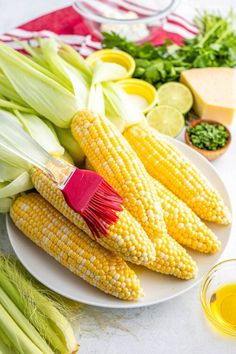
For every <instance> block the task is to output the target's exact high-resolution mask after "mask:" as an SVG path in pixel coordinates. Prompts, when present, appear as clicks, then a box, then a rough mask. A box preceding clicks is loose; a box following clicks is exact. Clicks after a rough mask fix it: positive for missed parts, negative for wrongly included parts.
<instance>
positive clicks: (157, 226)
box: [71, 111, 166, 238]
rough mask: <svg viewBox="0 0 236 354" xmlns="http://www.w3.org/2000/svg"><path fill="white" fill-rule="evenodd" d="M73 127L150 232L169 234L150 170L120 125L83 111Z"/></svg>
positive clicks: (92, 159) (97, 166)
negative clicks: (151, 181)
mask: <svg viewBox="0 0 236 354" xmlns="http://www.w3.org/2000/svg"><path fill="white" fill-rule="evenodd" d="M71 130H72V134H73V136H74V138H75V139H76V140H77V141H79V142H80V144H81V147H82V149H83V150H84V152H85V154H86V156H87V157H88V158H89V160H90V162H91V163H92V165H93V166H94V168H95V169H96V171H97V172H98V173H99V174H100V175H101V176H103V177H104V178H105V179H106V181H107V182H109V183H110V184H111V185H112V186H113V188H114V189H115V190H116V191H117V192H118V193H119V194H120V195H121V196H122V197H123V200H124V206H125V207H126V208H127V210H128V211H129V212H130V213H131V214H132V215H133V216H134V217H135V218H136V220H137V221H138V222H139V223H140V224H141V226H142V227H143V228H144V230H145V231H146V232H147V234H148V236H149V237H151V236H152V238H154V237H156V238H158V237H159V236H161V235H165V234H166V226H165V223H164V219H163V212H162V208H161V204H160V202H159V201H158V197H157V195H156V192H155V190H154V188H153V186H152V184H151V183H150V178H149V176H148V173H147V172H146V170H145V168H144V166H143V164H142V162H141V161H140V160H139V158H138V156H137V155H136V153H135V152H134V150H133V149H132V148H131V146H130V145H129V144H128V142H127V141H126V140H125V138H124V137H123V136H122V135H121V133H120V132H119V131H118V129H116V127H115V126H114V125H113V124H112V123H111V122H110V121H108V120H106V121H105V120H104V119H103V118H101V117H100V116H99V115H97V114H94V113H91V112H89V111H81V112H79V113H78V114H77V115H75V117H74V119H73V121H72V125H71Z"/></svg>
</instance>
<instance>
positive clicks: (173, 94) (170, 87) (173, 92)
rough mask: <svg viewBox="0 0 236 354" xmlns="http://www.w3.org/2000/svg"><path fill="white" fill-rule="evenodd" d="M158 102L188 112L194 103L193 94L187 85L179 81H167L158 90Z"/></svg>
mask: <svg viewBox="0 0 236 354" xmlns="http://www.w3.org/2000/svg"><path fill="white" fill-rule="evenodd" d="M157 96H158V104H159V105H168V106H172V107H175V108H177V109H178V110H179V111H180V112H181V113H183V114H185V113H187V112H188V111H189V110H190V109H191V107H192V105H193V96H192V93H191V91H190V90H189V89H188V88H187V86H185V85H183V84H180V83H179V82H167V83H166V84H164V85H162V86H161V87H160V88H159V89H158V91H157Z"/></svg>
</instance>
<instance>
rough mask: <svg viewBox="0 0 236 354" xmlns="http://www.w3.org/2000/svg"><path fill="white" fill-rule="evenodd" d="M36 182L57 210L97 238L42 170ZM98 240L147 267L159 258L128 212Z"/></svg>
mask: <svg viewBox="0 0 236 354" xmlns="http://www.w3.org/2000/svg"><path fill="white" fill-rule="evenodd" d="M32 182H33V185H34V187H35V188H36V189H37V191H38V192H39V193H40V194H41V195H42V196H43V197H44V198H45V199H46V200H47V201H48V202H49V203H50V204H52V205H53V206H54V208H56V209H57V210H58V211H60V212H61V213H62V214H63V215H64V216H65V217H66V218H67V219H69V220H70V221H71V222H72V223H73V224H75V225H76V226H77V227H78V228H79V229H81V230H82V231H84V232H85V233H86V234H87V235H89V236H90V237H91V238H93V235H92V233H91V231H90V229H89V228H88V226H87V224H86V222H85V221H84V219H83V218H82V216H81V215H80V214H78V213H76V212H75V211H74V210H73V209H71V208H70V207H69V206H68V204H67V203H66V201H65V199H64V196H63V194H62V192H61V191H60V190H59V189H58V187H57V186H56V184H55V183H54V182H53V181H52V179H51V178H49V177H48V176H47V175H46V174H45V173H43V172H42V171H40V170H38V169H35V170H34V171H33V173H32ZM96 241H97V242H98V243H100V245H102V246H103V247H105V248H107V249H109V250H110V251H113V252H116V253H119V254H120V255H121V256H122V257H123V258H125V259H126V260H127V261H130V262H132V263H135V264H146V263H149V262H151V261H154V260H155V258H156V252H155V248H154V246H153V244H152V242H151V240H150V239H149V238H148V236H147V235H146V233H145V231H144V230H143V229H142V227H141V226H140V225H139V223H138V222H137V221H136V220H135V219H134V217H132V215H131V214H130V213H129V212H128V211H127V210H125V209H124V210H123V211H122V212H120V213H119V219H118V221H117V222H116V223H114V224H112V225H111V226H110V227H109V235H108V236H107V237H101V238H97V239H96Z"/></svg>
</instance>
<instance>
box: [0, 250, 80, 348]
mask: <svg viewBox="0 0 236 354" xmlns="http://www.w3.org/2000/svg"><path fill="white" fill-rule="evenodd" d="M0 276H1V279H4V280H5V281H4V282H3V283H2V286H3V288H4V291H5V292H7V293H8V295H9V297H10V298H11V300H12V301H13V302H14V304H15V305H16V306H17V307H18V308H19V309H20V310H21V311H22V312H23V314H24V315H25V316H26V318H28V319H29V321H30V322H31V323H32V324H33V326H34V327H35V328H36V329H37V330H38V332H39V333H40V335H41V336H42V337H43V338H45V339H46V340H47V341H48V342H49V343H50V345H51V346H52V348H54V349H55V352H56V353H61V354H67V353H68V354H69V353H75V352H76V351H77V349H78V345H77V341H76V338H75V336H74V333H73V330H72V327H71V325H70V323H69V322H68V320H67V319H66V318H65V317H64V315H62V313H61V311H62V310H63V308H62V306H63V305H62V304H61V302H60V299H61V297H60V296H59V295H58V296H56V295H55V297H54V298H55V299H54V300H53V299H52V298H51V297H49V295H51V296H53V293H52V292H51V291H49V290H47V289H46V288H44V287H43V288H42V286H41V285H40V286H39V283H37V282H36V281H35V280H34V279H33V278H32V277H31V276H30V274H29V273H28V272H27V271H26V270H25V269H24V268H23V266H22V265H21V264H20V263H19V262H18V261H17V260H15V259H13V258H12V257H4V256H0Z"/></svg>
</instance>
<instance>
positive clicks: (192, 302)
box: [0, 0, 236, 354]
mask: <svg viewBox="0 0 236 354" xmlns="http://www.w3.org/2000/svg"><path fill="white" fill-rule="evenodd" d="M70 3H71V1H67V0H50V1H48V0H40V1H32V0H0V33H4V32H5V31H7V30H9V29H11V28H14V27H15V26H17V25H20V24H22V23H24V22H26V21H29V20H30V19H33V18H35V17H38V16H39V15H42V14H44V13H46V12H50V11H52V10H55V9H59V8H60V7H64V6H67V5H69V4H70ZM233 6H234V10H235V12H236V2H235V0H224V1H222V0H214V1H213V0H182V2H181V5H180V10H181V13H182V14H183V16H185V17H186V18H189V19H190V20H191V18H192V16H193V12H194V9H195V8H197V9H208V10H209V9H212V10H220V11H221V12H226V11H227V10H228V9H229V8H233ZM231 130H232V133H233V137H234V139H233V143H232V145H231V147H230V149H229V151H228V152H227V154H226V155H224V156H223V157H222V158H221V159H219V160H217V161H215V162H214V166H215V167H216V169H217V170H218V172H219V174H220V175H221V177H222V178H223V180H224V182H225V184H226V186H227V187H228V190H229V191H230V195H231V198H232V204H233V208H234V210H235V208H236V120H235V122H234V125H233V126H232V128H231ZM235 222H236V216H234V225H233V230H232V237H231V241H230V244H229V245H228V247H227V250H226V251H225V253H224V255H223V257H222V259H229V258H234V257H236V223H235ZM0 235H1V237H0V249H1V248H3V249H4V250H5V251H6V252H11V249H10V245H9V241H8V239H7V235H6V229H5V217H4V216H3V215H1V216H0ZM78 340H79V343H80V345H81V350H80V353H81V354H143V353H145V352H147V353H148V354H156V353H158V354H185V353H189V354H200V353H202V354H234V353H235V352H236V349H235V348H236V340H233V339H230V338H225V337H223V336H220V335H219V334H217V333H216V332H215V331H214V330H212V329H211V328H210V326H209V324H208V323H207V322H206V320H205V318H204V316H203V314H202V311H201V307H200V302H199V286H196V287H195V288H194V289H192V290H190V291H189V292H187V293H186V294H184V295H182V296H179V297H178V298H176V299H173V300H171V301H168V302H166V303H163V304H159V305H155V306H151V307H148V308H142V309H132V310H106V309H99V308H94V307H89V306H85V307H84V308H82V309H81V313H80V330H79V331H78Z"/></svg>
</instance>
